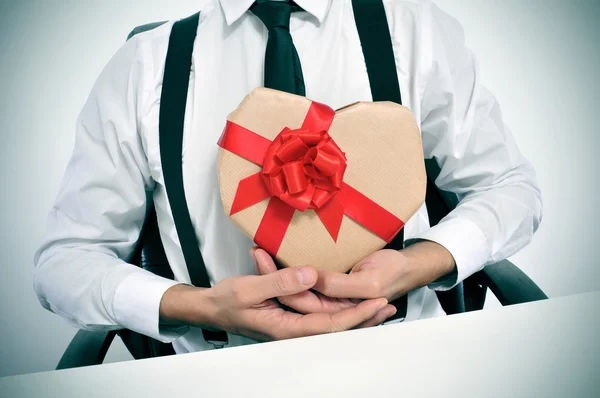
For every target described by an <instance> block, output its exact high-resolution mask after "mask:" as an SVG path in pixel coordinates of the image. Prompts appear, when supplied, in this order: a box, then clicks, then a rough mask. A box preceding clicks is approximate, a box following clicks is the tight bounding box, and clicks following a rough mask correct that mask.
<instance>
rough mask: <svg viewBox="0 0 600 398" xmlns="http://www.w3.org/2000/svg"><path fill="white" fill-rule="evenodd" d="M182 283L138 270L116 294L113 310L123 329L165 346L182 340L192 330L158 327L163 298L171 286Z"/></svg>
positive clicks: (183, 327)
mask: <svg viewBox="0 0 600 398" xmlns="http://www.w3.org/2000/svg"><path fill="white" fill-rule="evenodd" d="M179 283H180V282H177V281H173V280H170V279H167V278H163V277H160V276H157V275H154V274H153V273H151V272H148V271H146V270H143V269H141V268H137V269H136V272H134V273H132V274H130V275H129V276H127V277H126V278H125V279H124V280H123V281H122V282H121V283H120V284H119V286H118V287H117V290H116V291H115V296H114V299H113V310H114V314H115V318H116V320H117V322H118V323H119V324H120V325H121V326H123V327H124V328H127V329H129V330H132V331H134V332H137V333H141V334H144V335H146V336H148V337H151V338H153V339H156V340H158V341H160V342H163V343H170V342H172V341H173V340H175V339H177V338H179V337H181V336H182V335H184V334H185V333H186V332H187V331H188V330H189V327H187V326H173V327H171V326H162V325H159V318H160V314H159V308H160V301H161V299H162V296H163V295H164V294H165V292H166V291H167V290H168V289H169V288H170V287H172V286H174V285H177V284H179Z"/></svg>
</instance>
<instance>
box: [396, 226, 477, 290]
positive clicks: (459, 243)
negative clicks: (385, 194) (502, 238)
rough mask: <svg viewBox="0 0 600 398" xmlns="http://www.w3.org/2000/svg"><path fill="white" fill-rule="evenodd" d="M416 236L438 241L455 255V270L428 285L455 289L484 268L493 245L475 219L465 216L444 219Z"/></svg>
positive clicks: (420, 238) (435, 288)
mask: <svg viewBox="0 0 600 398" xmlns="http://www.w3.org/2000/svg"><path fill="white" fill-rule="evenodd" d="M415 239H416V240H430V241H432V242H436V243H438V244H440V245H442V246H444V247H445V248H446V250H448V251H449V252H450V254H452V257H454V262H455V263H456V267H455V268H454V271H453V272H450V273H449V274H448V275H445V276H443V277H442V278H439V279H437V280H435V281H434V282H432V283H430V284H429V285H428V287H429V288H430V289H433V290H439V291H445V290H450V289H452V288H453V287H454V286H456V285H457V284H459V283H460V282H462V281H463V280H465V279H466V278H468V277H469V276H471V275H473V274H474V273H475V272H477V271H480V270H481V269H482V268H483V267H484V265H485V264H486V263H487V261H488V257H489V248H488V244H487V239H486V238H485V235H484V234H483V232H482V231H481V229H480V228H479V227H478V226H477V225H476V224H475V223H473V222H472V221H470V220H467V219H464V218H452V219H448V220H442V221H441V222H440V223H439V224H438V225H436V226H434V227H432V228H430V229H429V230H427V231H425V232H424V233H423V234H420V235H419V236H417V237H415ZM411 240H412V239H411ZM407 243H409V242H407Z"/></svg>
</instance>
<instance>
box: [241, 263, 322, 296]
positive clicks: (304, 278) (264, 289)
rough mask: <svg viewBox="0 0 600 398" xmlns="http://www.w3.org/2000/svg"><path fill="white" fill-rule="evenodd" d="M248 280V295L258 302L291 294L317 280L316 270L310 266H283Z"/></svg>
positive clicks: (298, 291) (306, 287)
mask: <svg viewBox="0 0 600 398" xmlns="http://www.w3.org/2000/svg"><path fill="white" fill-rule="evenodd" d="M247 281H248V286H247V288H248V290H247V293H248V297H249V300H250V301H251V302H254V303H260V302H262V301H264V300H268V299H271V298H275V297H282V296H291V295H293V294H297V293H301V292H303V291H306V290H308V289H310V288H312V287H313V286H314V284H315V282H316V281H317V271H316V270H315V269H314V268H312V267H307V266H303V267H292V268H284V269H281V270H278V271H275V272H271V273H270V274H268V275H262V276H254V277H251V278H250V279H247Z"/></svg>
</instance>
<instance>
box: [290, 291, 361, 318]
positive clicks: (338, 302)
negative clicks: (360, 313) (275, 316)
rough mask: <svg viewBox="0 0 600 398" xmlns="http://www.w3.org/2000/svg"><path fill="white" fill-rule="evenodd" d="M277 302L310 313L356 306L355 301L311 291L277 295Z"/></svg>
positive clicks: (332, 311) (327, 311)
mask: <svg viewBox="0 0 600 398" xmlns="http://www.w3.org/2000/svg"><path fill="white" fill-rule="evenodd" d="M279 302H280V303H281V304H283V305H285V306H287V307H290V308H292V309H293V310H295V311H298V312H300V313H302V314H312V313H315V312H324V313H328V314H329V313H335V312H339V311H341V310H344V309H346V308H350V307H354V306H356V303H353V302H352V301H350V300H346V299H334V298H330V297H325V296H323V295H321V294H318V293H313V292H311V291H305V292H302V293H298V294H294V295H291V296H283V297H279Z"/></svg>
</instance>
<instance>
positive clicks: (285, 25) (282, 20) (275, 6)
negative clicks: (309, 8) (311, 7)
mask: <svg viewBox="0 0 600 398" xmlns="http://www.w3.org/2000/svg"><path fill="white" fill-rule="evenodd" d="M299 10H300V8H299V7H298V6H296V5H295V4H293V3H290V2H284V1H258V2H256V3H254V5H252V7H250V11H252V13H253V14H254V15H256V16H257V17H258V18H259V19H260V20H261V21H262V23H263V24H265V26H266V28H267V29H268V30H269V31H271V30H273V29H275V28H281V29H286V30H289V29H290V17H291V15H292V12H294V11H299Z"/></svg>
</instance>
